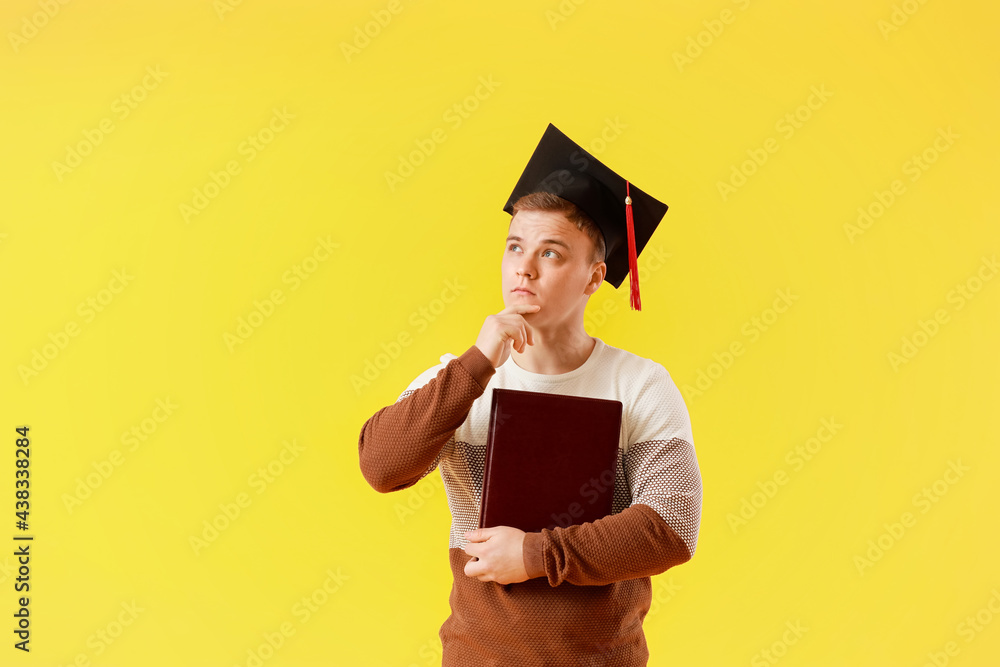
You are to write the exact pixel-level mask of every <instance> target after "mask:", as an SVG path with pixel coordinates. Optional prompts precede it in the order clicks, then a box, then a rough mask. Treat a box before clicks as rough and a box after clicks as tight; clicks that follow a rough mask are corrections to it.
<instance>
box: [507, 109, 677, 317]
mask: <svg viewBox="0 0 1000 667" xmlns="http://www.w3.org/2000/svg"><path fill="white" fill-rule="evenodd" d="M534 192H548V193H550V194H554V195H557V196H559V197H562V198H563V199H566V200H568V201H571V202H573V203H574V204H576V205H577V206H579V207H580V208H581V209H582V210H583V212H584V213H586V214H587V215H588V216H590V218H591V219H592V220H593V221H594V222H595V223H597V226H598V227H599V228H600V230H601V232H602V233H603V234H604V245H605V248H606V251H607V254H606V256H605V259H604V261H605V263H606V264H607V273H605V275H604V279H605V280H606V281H607V282H609V283H611V284H612V285H614V286H615V289H618V287H620V286H621V284H622V281H624V280H625V274H626V273H627V274H629V275H630V279H629V284H630V286H631V306H632V309H633V310H642V308H641V307H640V306H641V304H640V302H639V272H638V269H637V267H636V259H637V258H638V256H639V253H641V252H642V250H643V248H645V247H646V243H647V242H648V241H649V238H650V237H651V236H652V235H653V230H655V229H656V226H657V225H658V224H660V220H661V219H662V218H663V215H664V214H665V213H666V212H667V205H666V204H664V203H663V202H660V201H657V200H656V199H654V198H653V197H651V196H649V195H648V194H646V193H645V192H643V191H642V190H640V189H639V188H637V187H635V186H634V185H631V184H630V183H629V182H628V181H626V180H625V179H624V178H622V177H621V176H619V175H618V174H616V173H615V172H613V171H611V169H609V168H608V167H607V166H606V165H604V164H603V163H602V162H601V161H600V160H598V159H597V158H595V157H594V156H593V155H591V154H590V153H588V152H587V151H585V150H584V149H583V148H581V147H580V146H579V145H577V144H576V143H575V142H574V141H573V140H572V139H570V138H569V137H567V136H566V135H565V134H563V133H562V132H560V131H559V130H558V129H556V126H555V125H553V124H552V123H549V126H548V127H547V128H546V129H545V133H544V134H543V135H542V139H541V141H539V142H538V146H536V147H535V152H534V153H532V154H531V159H530V160H528V165H527V166H526V167H525V168H524V172H523V173H522V174H521V178H520V179H518V181H517V185H515V186H514V191H513V192H511V194H510V198H509V199H508V200H507V204H506V205H504V207H503V210H504V211H505V212H507V213H510V214H511V215H513V214H514V203H515V202H516V201H517V200H518V199H520V198H521V197H523V196H524V195H527V194H531V193H534Z"/></svg>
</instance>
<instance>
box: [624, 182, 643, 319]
mask: <svg viewBox="0 0 1000 667" xmlns="http://www.w3.org/2000/svg"><path fill="white" fill-rule="evenodd" d="M625 222H626V227H628V273H629V279H628V281H629V286H630V287H631V292H632V295H631V296H632V301H631V307H632V310H642V304H641V303H640V301H639V269H638V263H637V261H636V256H635V229H634V227H633V223H632V198H631V197H630V196H629V191H628V181H625Z"/></svg>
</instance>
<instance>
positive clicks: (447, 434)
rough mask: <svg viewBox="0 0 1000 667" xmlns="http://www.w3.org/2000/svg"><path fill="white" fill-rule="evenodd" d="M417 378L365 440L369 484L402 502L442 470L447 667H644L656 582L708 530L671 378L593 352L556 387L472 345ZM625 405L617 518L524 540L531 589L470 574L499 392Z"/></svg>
mask: <svg viewBox="0 0 1000 667" xmlns="http://www.w3.org/2000/svg"><path fill="white" fill-rule="evenodd" d="M440 361H441V363H439V364H438V365H436V366H434V367H432V368H430V369H428V370H427V371H425V372H424V373H422V374H421V375H420V376H418V377H417V378H416V379H415V380H414V381H413V382H412V383H411V384H410V385H409V386H408V387H407V388H406V390H405V391H404V392H403V393H402V394H401V395H400V396H399V398H398V399H397V401H396V402H395V403H394V404H393V405H389V406H386V407H384V408H382V409H381V410H379V411H378V412H376V413H375V414H374V415H373V416H372V417H371V418H370V419H369V420H368V421H367V422H366V423H365V425H364V426H363V427H362V429H361V434H360V437H359V442H358V447H359V456H360V464H361V471H362V474H363V475H364V477H365V479H366V480H367V481H368V483H369V484H371V486H372V487H373V488H374V489H376V490H377V491H380V492H383V493H386V492H391V491H400V490H402V489H406V488H409V487H411V486H413V485H414V484H416V483H417V482H418V481H419V480H421V479H423V478H424V477H425V476H427V475H428V474H430V473H431V472H433V471H434V470H435V469H437V468H440V470H441V477H442V479H443V481H444V486H445V492H446V494H447V497H448V506H449V508H450V510H451V515H452V523H451V533H450V538H449V543H448V547H449V559H450V564H451V570H452V575H453V584H452V588H451V593H450V596H449V603H450V605H451V614H450V615H449V616H448V618H447V619H446V620H445V621H444V624H443V625H442V626H441V629H440V632H439V636H440V638H441V643H442V647H443V662H442V665H443V666H444V667H450V666H463V667H468V666H473V665H474V666H476V667H478V666H485V665H504V666H506V665H519V666H525V667H531V666H534V665H538V666H539V667H541V666H543V665H544V666H558V665H580V664H584V665H595V666H596V665H607V666H608V667H611V666H618V665H621V666H623V667H625V666H628V667H631V666H633V665H645V664H646V663H647V660H648V657H649V651H648V648H647V645H646V639H645V635H644V634H643V630H642V621H643V619H644V618H645V616H646V613H647V612H648V611H649V608H650V604H651V601H652V582H651V580H650V577H651V576H652V575H656V574H660V573H662V572H664V571H666V570H667V569H668V568H671V567H674V566H676V565H679V564H681V563H684V562H686V561H688V560H689V559H690V558H691V557H692V556H693V555H694V551H695V547H696V545H697V540H698V528H699V524H700V520H701V492H702V487H701V473H700V470H699V467H698V461H697V458H696V456H695V451H694V445H693V439H692V435H691V423H690V419H689V416H688V411H687V407H686V405H685V403H684V400H683V398H682V396H681V394H680V392H679V391H678V389H677V387H676V385H675V384H674V382H673V380H672V379H671V377H670V375H669V373H668V372H667V371H666V369H665V368H664V367H663V366H662V365H660V364H659V363H656V362H655V361H652V360H649V359H645V358H643V357H640V356H638V355H635V354H632V353H631V352H627V351H625V350H621V349H619V348H615V347H612V346H610V345H607V344H606V343H604V341H602V340H601V339H599V338H597V339H595V346H594V349H593V351H592V352H591V354H590V356H589V357H588V358H587V360H586V361H585V362H584V363H583V364H582V365H581V366H579V367H578V368H576V369H574V370H572V371H570V372H568V373H561V374H555V375H546V374H540V373H533V372H530V371H527V370H525V369H523V368H521V367H520V366H518V365H517V364H516V363H515V361H514V358H513V355H511V356H510V357H508V359H507V360H506V362H505V363H504V364H502V365H501V366H500V367H499V368H496V369H494V368H493V365H492V363H491V362H490V361H489V359H487V358H486V356H485V355H484V354H483V352H482V351H481V350H480V349H479V348H478V347H476V346H475V345H473V346H472V347H470V348H469V349H468V350H467V351H466V352H464V353H463V354H462V355H461V356H455V355H453V354H445V355H443V356H442V357H441V359H440ZM498 387H499V388H505V389H520V390H524V391H538V392H549V393H556V394H568V395H574V396H589V397H593V398H603V399H610V400H618V401H621V402H622V404H623V408H622V427H621V434H620V439H619V457H618V462H617V466H616V473H615V482H614V492H613V505H612V513H611V514H610V515H608V516H605V517H603V518H601V519H598V520H597V521H593V522H587V523H583V524H578V525H571V526H567V527H558V526H557V527H555V528H553V529H551V530H550V529H542V530H541V531H540V532H530V533H526V534H525V536H524V542H523V547H522V549H523V560H524V566H525V570H526V571H527V573H528V576H529V577H530V578H529V579H528V580H527V581H523V582H518V583H514V584H499V583H496V582H489V581H487V582H482V581H479V580H478V579H477V578H475V577H470V576H468V575H466V574H465V565H466V563H467V562H468V561H469V560H471V559H472V556H469V555H468V554H466V553H465V551H464V550H463V547H465V545H466V544H467V542H466V541H465V539H464V537H463V534H464V533H465V531H468V530H475V529H476V528H478V526H479V508H480V500H481V495H482V482H483V464H484V459H485V450H486V439H487V429H488V425H489V413H490V406H491V402H492V390H493V389H495V388H498Z"/></svg>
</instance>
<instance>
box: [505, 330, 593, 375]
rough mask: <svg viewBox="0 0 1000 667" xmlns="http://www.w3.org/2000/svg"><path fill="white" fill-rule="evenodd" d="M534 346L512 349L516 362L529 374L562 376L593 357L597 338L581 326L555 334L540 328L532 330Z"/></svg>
mask: <svg viewBox="0 0 1000 667" xmlns="http://www.w3.org/2000/svg"><path fill="white" fill-rule="evenodd" d="M532 341H533V344H532V345H525V346H524V352H518V351H517V350H515V349H513V348H512V349H511V351H510V356H511V358H513V360H514V363H515V364H517V365H518V366H519V367H521V368H523V369H524V370H526V371H528V372H530V373H539V374H541V375H561V374H562V373H569V372H570V371H574V370H576V369H577V368H579V367H580V366H582V365H583V364H584V362H586V361H587V359H589V358H590V355H591V353H592V352H593V351H594V348H595V347H596V345H597V339H596V338H591V337H590V336H589V335H587V332H586V331H584V329H583V327H582V326H581V327H580V329H578V330H574V331H573V332H572V333H571V334H568V333H567V332H565V331H564V332H561V333H560V334H553V333H551V332H545V331H542V330H539V329H538V328H534V329H532Z"/></svg>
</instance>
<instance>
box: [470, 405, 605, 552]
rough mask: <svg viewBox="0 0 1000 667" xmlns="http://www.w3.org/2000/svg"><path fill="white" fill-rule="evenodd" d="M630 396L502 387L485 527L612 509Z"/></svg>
mask: <svg viewBox="0 0 1000 667" xmlns="http://www.w3.org/2000/svg"><path fill="white" fill-rule="evenodd" d="M621 420H622V402H621V401H612V400H607V399H602V398H589V397H584V396H568V395H564V394H550V393H541V392H534V391H520V390H516V389H494V390H493V403H492V406H491V408H490V424H489V432H488V435H487V440H486V461H485V466H484V470H483V494H482V504H481V506H480V510H479V527H480V528H486V527H492V526H513V527H514V528H520V529H521V530H523V531H525V532H529V533H530V532H537V531H540V530H541V529H542V528H549V529H553V528H555V527H556V526H560V527H563V528H565V527H567V526H570V525H575V524H581V523H586V522H588V521H596V520H597V519H600V518H601V517H604V516H607V515H609V514H611V506H612V505H611V503H612V500H613V498H614V484H615V468H616V463H617V459H618V441H619V434H620V431H621Z"/></svg>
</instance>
